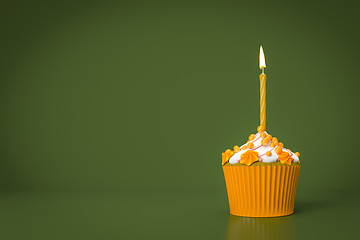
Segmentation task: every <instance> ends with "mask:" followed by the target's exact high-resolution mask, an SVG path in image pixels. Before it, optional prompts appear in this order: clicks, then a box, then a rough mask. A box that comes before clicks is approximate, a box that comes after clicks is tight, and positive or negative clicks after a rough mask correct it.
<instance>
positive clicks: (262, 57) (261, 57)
mask: <svg viewBox="0 0 360 240" xmlns="http://www.w3.org/2000/svg"><path fill="white" fill-rule="evenodd" d="M259 67H260V69H263V68H266V63H265V55H264V50H263V47H262V46H260V54H259Z"/></svg>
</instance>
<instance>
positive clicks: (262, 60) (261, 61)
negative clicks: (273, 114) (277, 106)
mask: <svg viewBox="0 0 360 240" xmlns="http://www.w3.org/2000/svg"><path fill="white" fill-rule="evenodd" d="M259 67H260V69H261V70H262V73H261V74H260V126H263V127H264V129H265V130H266V75H265V73H264V69H265V68H266V64H265V55H264V50H263V48H262V46H260V54H259Z"/></svg>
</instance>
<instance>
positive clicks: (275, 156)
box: [222, 126, 300, 166]
mask: <svg viewBox="0 0 360 240" xmlns="http://www.w3.org/2000/svg"><path fill="white" fill-rule="evenodd" d="M257 130H258V133H256V134H251V135H250V136H249V141H248V142H247V143H245V144H243V145H241V146H240V147H239V146H235V147H234V150H230V149H227V150H226V151H225V152H224V153H222V165H225V164H226V163H227V162H229V163H230V164H235V163H241V164H246V165H248V166H250V165H251V164H253V163H254V162H258V161H259V162H264V163H274V162H281V163H283V164H287V165H291V163H292V162H295V163H300V160H299V156H300V154H299V153H298V152H296V153H293V152H292V151H291V150H290V149H286V148H284V144H283V143H281V142H279V141H278V139H277V138H276V137H272V136H271V135H270V134H268V133H267V132H266V131H265V129H264V127H263V126H259V127H258V128H257Z"/></svg>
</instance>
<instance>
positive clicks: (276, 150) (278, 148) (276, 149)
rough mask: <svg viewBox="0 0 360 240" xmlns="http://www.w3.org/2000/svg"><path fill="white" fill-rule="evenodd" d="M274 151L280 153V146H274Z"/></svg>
mask: <svg viewBox="0 0 360 240" xmlns="http://www.w3.org/2000/svg"><path fill="white" fill-rule="evenodd" d="M275 152H276V153H277V154H280V153H281V152H282V147H280V146H278V147H276V148H275Z"/></svg>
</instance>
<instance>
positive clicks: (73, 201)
mask: <svg viewBox="0 0 360 240" xmlns="http://www.w3.org/2000/svg"><path fill="white" fill-rule="evenodd" d="M359 200H360V195H359V194H355V193H344V192H337V193H330V192H319V191H318V192H302V193H301V194H298V197H297V201H296V209H295V212H296V213H295V214H293V215H290V216H287V217H280V218H242V217H234V216H230V215H229V213H228V206H227V202H226V201H227V199H226V195H224V193H210V192H207V193H206V192H186V193H185V192H184V193H165V192H153V193H114V192H113V193H109V192H102V193H100V192H98V193H94V192H93V193H70V192H68V193H3V194H1V196H0V213H1V214H0V220H1V224H0V236H1V237H2V239H340V238H344V237H345V238H347V239H350V237H351V238H352V239H356V238H358V237H359V236H360V235H359V233H358V229H357V225H358V223H359V221H358V219H359V217H360V216H359V213H360V212H359V210H360V208H359V205H358V202H359Z"/></svg>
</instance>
